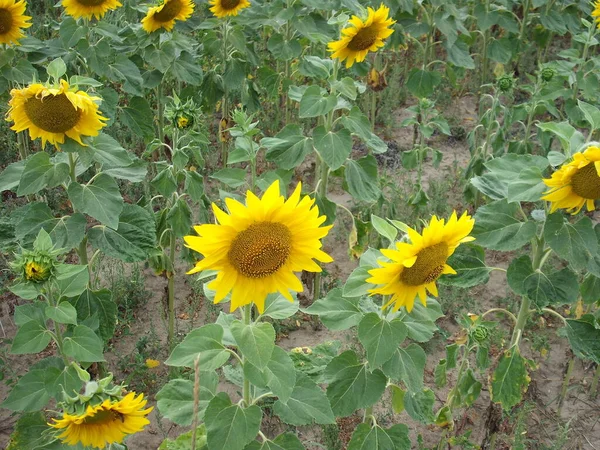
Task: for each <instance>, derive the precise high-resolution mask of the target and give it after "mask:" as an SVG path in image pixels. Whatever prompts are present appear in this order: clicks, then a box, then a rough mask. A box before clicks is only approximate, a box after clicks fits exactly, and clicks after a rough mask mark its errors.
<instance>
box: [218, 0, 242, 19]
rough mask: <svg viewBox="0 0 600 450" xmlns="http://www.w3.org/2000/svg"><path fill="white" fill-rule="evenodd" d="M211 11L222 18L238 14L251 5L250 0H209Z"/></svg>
mask: <svg viewBox="0 0 600 450" xmlns="http://www.w3.org/2000/svg"><path fill="white" fill-rule="evenodd" d="M208 3H209V4H210V5H212V6H211V8H210V12H212V13H213V14H214V15H215V17H218V18H219V19H222V18H223V17H227V16H237V15H238V14H239V12H240V11H241V10H242V9H244V8H248V7H249V6H250V2H249V1H248V0H209V2H208Z"/></svg>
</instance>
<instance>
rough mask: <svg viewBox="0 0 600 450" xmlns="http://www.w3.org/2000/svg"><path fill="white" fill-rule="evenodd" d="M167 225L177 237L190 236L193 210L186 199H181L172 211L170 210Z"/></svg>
mask: <svg viewBox="0 0 600 450" xmlns="http://www.w3.org/2000/svg"><path fill="white" fill-rule="evenodd" d="M167 223H168V224H169V226H170V227H171V229H172V230H173V232H174V233H175V236H177V237H183V236H186V235H188V234H190V230H191V228H192V223H193V221H192V210H191V209H190V206H189V205H188V203H187V201H186V199H185V197H179V198H178V199H177V201H176V202H175V204H174V205H173V206H172V207H171V209H169V212H168V214H167Z"/></svg>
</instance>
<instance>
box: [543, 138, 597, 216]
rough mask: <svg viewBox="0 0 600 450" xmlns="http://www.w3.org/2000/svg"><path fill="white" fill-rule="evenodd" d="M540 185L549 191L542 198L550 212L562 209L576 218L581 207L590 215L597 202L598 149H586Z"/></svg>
mask: <svg viewBox="0 0 600 450" xmlns="http://www.w3.org/2000/svg"><path fill="white" fill-rule="evenodd" d="M544 183H545V184H546V185H547V186H549V187H550V188H551V189H550V190H549V191H548V192H546V193H545V194H546V195H544V196H543V197H542V200H548V201H549V202H551V203H552V209H551V210H550V212H554V211H556V210H557V209H559V208H564V209H566V210H567V211H568V212H571V213H572V214H577V213H578V212H579V211H580V210H581V208H583V205H586V206H587V210H588V211H593V210H594V209H595V204H594V202H595V201H596V200H598V199H600V148H599V147H588V148H587V149H586V150H585V151H584V152H583V153H575V155H573V160H572V161H571V162H569V163H567V164H564V165H563V166H562V167H561V168H560V169H558V170H557V171H556V172H554V173H553V174H552V176H551V177H550V178H549V179H544Z"/></svg>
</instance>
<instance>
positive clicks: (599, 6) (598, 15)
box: [592, 0, 600, 28]
mask: <svg viewBox="0 0 600 450" xmlns="http://www.w3.org/2000/svg"><path fill="white" fill-rule="evenodd" d="M592 17H593V18H594V21H596V22H597V23H598V28H600V0H596V1H595V2H594V10H593V11H592Z"/></svg>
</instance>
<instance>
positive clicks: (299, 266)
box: [184, 181, 333, 312]
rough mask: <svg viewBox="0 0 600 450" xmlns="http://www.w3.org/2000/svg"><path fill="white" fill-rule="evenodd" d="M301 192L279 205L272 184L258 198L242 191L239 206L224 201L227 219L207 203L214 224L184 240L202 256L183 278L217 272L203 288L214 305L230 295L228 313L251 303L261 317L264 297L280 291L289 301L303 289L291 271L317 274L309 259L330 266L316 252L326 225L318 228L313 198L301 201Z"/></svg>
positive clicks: (320, 220)
mask: <svg viewBox="0 0 600 450" xmlns="http://www.w3.org/2000/svg"><path fill="white" fill-rule="evenodd" d="M301 189H302V187H301V185H300V184H298V186H297V187H296V189H295V190H294V193H293V194H292V195H291V196H290V197H289V198H288V199H287V200H285V198H284V197H283V196H282V195H281V194H280V191H279V182H278V181H275V182H274V183H273V184H271V186H270V187H269V188H268V189H267V190H266V191H265V193H264V195H263V196H262V198H260V199H259V198H258V197H257V196H256V195H254V194H253V193H252V192H250V191H248V193H247V194H246V204H245V205H244V204H242V203H240V202H238V201H236V200H233V199H232V198H227V199H226V200H225V202H226V204H227V209H228V210H229V214H227V213H225V212H224V211H223V210H221V209H220V208H219V207H218V206H216V205H215V204H213V211H214V213H215V217H216V219H217V221H218V222H219V223H218V224H215V225H212V224H207V225H200V226H197V227H195V230H196V233H198V235H199V236H186V237H185V238H184V239H185V242H186V243H187V246H188V247H189V248H191V249H192V250H195V251H197V252H199V253H201V254H202V255H204V259H202V260H201V261H198V262H197V263H196V266H195V267H194V268H193V269H192V270H190V271H189V272H188V274H192V273H196V272H200V271H202V270H208V269H210V270H216V271H218V273H217V277H216V278H215V279H214V280H213V281H212V282H211V283H210V284H209V285H208V287H209V288H210V289H213V290H215V291H216V296H215V303H219V302H220V301H222V300H223V299H224V298H225V297H226V296H227V294H228V293H229V292H231V311H235V310H236V309H237V308H239V307H240V306H244V305H248V304H251V303H254V304H255V305H256V307H257V308H258V310H259V311H260V312H262V311H263V310H264V304H265V298H266V297H267V295H268V294H270V293H274V292H280V293H281V294H282V295H283V296H284V297H285V298H287V299H288V300H290V301H292V296H291V295H290V292H289V291H290V290H291V291H295V292H301V291H302V290H303V287H302V283H301V282H300V280H299V279H298V277H297V276H296V275H295V274H294V272H301V271H303V270H306V271H308V272H321V267H319V265H318V264H317V263H316V262H315V261H314V260H316V261H320V262H323V263H328V262H331V261H333V259H332V258H331V257H330V256H329V255H328V254H326V253H325V252H323V251H322V250H321V246H322V244H321V239H322V238H324V237H325V236H326V235H327V233H328V232H329V230H330V229H331V226H321V225H322V224H323V222H325V220H327V218H326V217H325V216H320V215H319V209H318V207H317V206H315V200H314V199H311V198H310V197H308V196H305V197H301V195H300V192H301Z"/></svg>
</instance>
